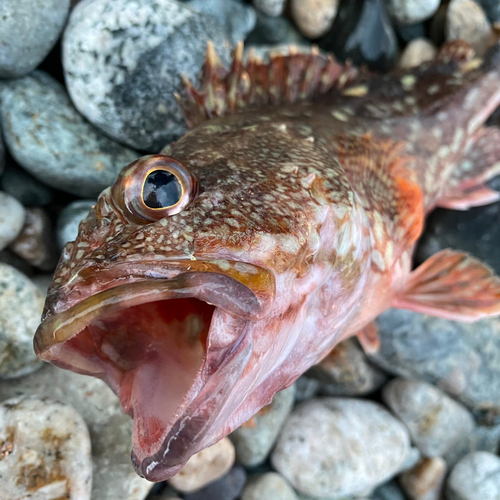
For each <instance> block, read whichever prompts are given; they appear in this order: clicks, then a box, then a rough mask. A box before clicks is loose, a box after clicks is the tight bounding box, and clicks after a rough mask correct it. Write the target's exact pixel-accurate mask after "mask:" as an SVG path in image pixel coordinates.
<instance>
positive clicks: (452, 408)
mask: <svg viewBox="0 0 500 500" xmlns="http://www.w3.org/2000/svg"><path fill="white" fill-rule="evenodd" d="M382 394H383V399H384V401H385V403H386V404H387V405H388V406H389V408H390V409H391V410H392V411H393V412H394V413H395V414H396V415H397V416H398V417H399V418H400V419H401V420H402V421H403V422H404V423H405V424H406V426H407V427H408V429H409V431H410V435H411V437H412V441H413V443H414V444H415V445H416V446H417V448H418V449H419V450H420V451H421V452H422V453H423V454H424V455H425V456H427V457H438V456H443V455H445V454H447V453H449V452H450V451H452V450H453V449H454V448H458V447H461V446H462V442H463V441H464V440H467V439H468V436H469V435H470V434H472V433H473V432H474V419H473V418H472V415H471V414H470V413H469V412H468V410H467V409H466V408H465V407H464V406H462V405H461V404H459V403H457V402H456V401H453V399H451V398H450V397H449V396H447V395H446V394H445V393H444V392H442V391H440V390H439V389H437V388H436V387H434V386H432V385H431V384H428V383H426V382H420V381H417V380H405V379H402V378H397V379H394V380H391V381H390V382H389V383H388V384H387V385H386V386H385V387H384V390H383V393H382Z"/></svg>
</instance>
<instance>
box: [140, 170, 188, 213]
mask: <svg viewBox="0 0 500 500" xmlns="http://www.w3.org/2000/svg"><path fill="white" fill-rule="evenodd" d="M181 194H182V189H181V185H180V182H179V180H178V179H177V177H176V176H175V175H174V174H171V173H170V172H167V171H165V170H155V171H154V172H151V173H150V174H149V175H148V177H147V179H146V182H145V183H144V190H143V192H142V197H143V199H144V203H145V204H146V205H147V206H148V207H149V208H167V207H171V206H172V205H175V204H176V203H177V202H178V201H179V200H180V199H181Z"/></svg>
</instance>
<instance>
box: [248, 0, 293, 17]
mask: <svg viewBox="0 0 500 500" xmlns="http://www.w3.org/2000/svg"><path fill="white" fill-rule="evenodd" d="M285 3H286V0H253V6H254V7H255V8H256V9H257V10H259V11H260V12H262V13H263V14H265V15H266V16H273V17H276V16H281V14H283V9H284V8H285Z"/></svg>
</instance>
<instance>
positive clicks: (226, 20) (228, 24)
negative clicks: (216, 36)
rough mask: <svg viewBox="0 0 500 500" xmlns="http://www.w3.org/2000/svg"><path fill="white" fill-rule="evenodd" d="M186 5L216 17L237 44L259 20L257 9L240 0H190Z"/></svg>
mask: <svg viewBox="0 0 500 500" xmlns="http://www.w3.org/2000/svg"><path fill="white" fill-rule="evenodd" d="M186 5H187V6H188V7H191V8H192V9H194V10H197V11H198V12H203V13H204V14H208V15H210V16H213V17H215V18H216V19H217V21H218V22H219V23H220V24H221V25H222V26H224V28H225V29H226V31H227V32H228V33H229V34H230V35H231V41H232V42H233V44H235V45H236V44H237V43H238V42H239V41H240V40H245V38H246V37H247V35H248V33H250V32H251V31H252V30H253V29H254V28H255V23H256V22H257V14H256V13H255V10H254V9H253V8H252V7H251V6H250V5H246V4H244V3H242V2H241V1H239V0H190V1H189V2H187V3H186Z"/></svg>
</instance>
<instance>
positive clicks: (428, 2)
mask: <svg viewBox="0 0 500 500" xmlns="http://www.w3.org/2000/svg"><path fill="white" fill-rule="evenodd" d="M440 3H441V0H388V1H387V5H388V7H389V12H390V13H391V15H392V16H393V17H394V18H395V20H396V21H397V22H398V23H401V24H414V23H419V22H420V21H425V20H426V19H429V18H431V17H432V16H433V15H434V14H435V13H436V11H437V10H438V7H439V4H440Z"/></svg>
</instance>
